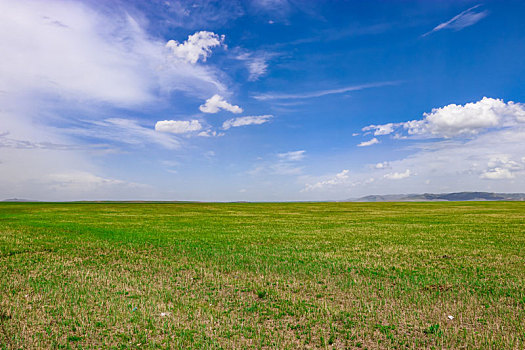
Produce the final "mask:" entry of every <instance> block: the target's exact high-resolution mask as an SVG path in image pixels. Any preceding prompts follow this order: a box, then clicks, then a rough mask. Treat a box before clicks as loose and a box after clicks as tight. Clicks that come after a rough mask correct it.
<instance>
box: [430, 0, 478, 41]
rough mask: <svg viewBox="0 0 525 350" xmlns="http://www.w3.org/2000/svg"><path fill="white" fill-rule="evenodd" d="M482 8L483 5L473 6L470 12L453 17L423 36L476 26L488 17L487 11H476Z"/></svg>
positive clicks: (466, 11)
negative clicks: (440, 31) (444, 30)
mask: <svg viewBox="0 0 525 350" xmlns="http://www.w3.org/2000/svg"><path fill="white" fill-rule="evenodd" d="M480 6H481V4H478V5H476V6H472V7H471V8H469V9H468V10H465V11H463V12H461V13H460V14H458V15H456V16H454V17H452V18H451V19H449V20H448V21H446V22H443V23H441V24H439V25H437V26H436V27H434V29H432V30H431V31H429V32H427V33H425V34H423V35H422V36H427V35H429V34H432V33H434V32H437V31H439V30H442V29H455V30H461V29H463V28H466V27H470V26H471V25H473V24H476V23H477V22H478V21H480V20H481V19H483V18H484V17H486V16H487V14H488V11H486V10H485V11H474V10H475V9H477V8H478V7H480Z"/></svg>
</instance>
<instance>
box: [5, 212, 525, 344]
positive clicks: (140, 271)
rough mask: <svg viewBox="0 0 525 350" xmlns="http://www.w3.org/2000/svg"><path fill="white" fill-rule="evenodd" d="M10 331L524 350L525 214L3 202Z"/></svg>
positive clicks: (153, 340) (130, 340) (111, 340)
mask: <svg viewBox="0 0 525 350" xmlns="http://www.w3.org/2000/svg"><path fill="white" fill-rule="evenodd" d="M448 316H453V317H454V318H453V319H452V320H451V319H449V317H448ZM0 322H1V325H0V344H1V345H0V348H4V349H5V348H8V349H10V348H13V349H15V348H24V349H32V348H83V349H86V348H110V347H113V348H118V349H120V348H122V349H127V348H210V349H213V348H278V349H292V348H294V349H295V348H369V349H375V348H398V349H402V348H455V349H456V348H468V349H476V348H479V349H481V348H483V349H484V348H495V349H523V348H525V203H517V202H515V203H512V202H484V203H481V202H480V203H372V204H370V203H298V204H296V203H287V204H241V203H239V204H204V203H202V204H196V203H177V204H173V203H172V204H167V203H164V204H149V203H140V204H125V203H97V204H93V203H78V204H72V203H69V204H58V203H55V204H51V203H5V204H0Z"/></svg>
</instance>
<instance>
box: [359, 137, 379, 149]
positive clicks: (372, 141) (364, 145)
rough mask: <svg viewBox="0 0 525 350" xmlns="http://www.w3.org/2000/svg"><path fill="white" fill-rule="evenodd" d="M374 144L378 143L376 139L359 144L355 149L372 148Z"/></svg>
mask: <svg viewBox="0 0 525 350" xmlns="http://www.w3.org/2000/svg"><path fill="white" fill-rule="evenodd" d="M376 143H379V140H378V139H377V138H376V137H374V138H373V139H371V140H368V141H363V142H361V143H360V144H358V145H357V147H367V146H372V145H375V144H376Z"/></svg>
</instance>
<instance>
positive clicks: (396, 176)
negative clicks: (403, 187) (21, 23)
mask: <svg viewBox="0 0 525 350" xmlns="http://www.w3.org/2000/svg"><path fill="white" fill-rule="evenodd" d="M411 174H412V173H411V172H410V169H407V170H405V171H404V172H402V173H389V174H385V175H384V178H385V179H389V180H402V179H406V178H407V177H409V176H410V175H411Z"/></svg>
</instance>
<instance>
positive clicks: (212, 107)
mask: <svg viewBox="0 0 525 350" xmlns="http://www.w3.org/2000/svg"><path fill="white" fill-rule="evenodd" d="M199 109H200V110H201V112H203V113H217V112H218V111H219V110H221V109H223V110H225V111H228V112H232V113H235V114H237V113H242V108H241V107H239V106H236V105H232V104H230V103H228V102H227V101H226V100H225V99H224V98H223V97H222V96H220V95H213V96H212V97H210V98H209V99H207V100H206V103H204V104H203V105H201V106H200V107H199Z"/></svg>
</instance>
